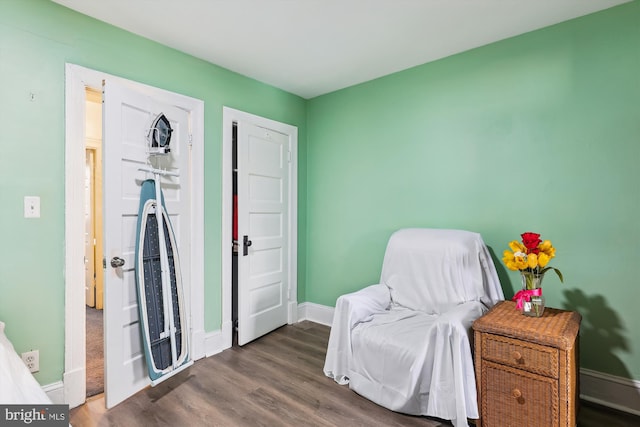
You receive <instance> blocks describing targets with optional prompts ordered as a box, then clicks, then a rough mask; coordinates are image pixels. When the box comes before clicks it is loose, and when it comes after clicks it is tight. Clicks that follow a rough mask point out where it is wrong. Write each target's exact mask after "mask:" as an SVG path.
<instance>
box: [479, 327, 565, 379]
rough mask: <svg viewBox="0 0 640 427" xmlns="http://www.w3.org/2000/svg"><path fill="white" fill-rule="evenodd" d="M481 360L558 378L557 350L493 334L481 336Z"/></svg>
mask: <svg viewBox="0 0 640 427" xmlns="http://www.w3.org/2000/svg"><path fill="white" fill-rule="evenodd" d="M482 358H483V359H485V360H491V361H492V362H497V363H502V364H504V365H508V366H513V367H514V368H518V369H525V370H527V371H530V372H535V373H537V374H541V375H546V376H549V377H552V378H558V358H559V355H558V350H557V349H555V348H553V347H545V346H541V345H537V344H533V343H528V342H524V341H521V340H514V339H511V338H507V337H503V336H500V335H493V334H482Z"/></svg>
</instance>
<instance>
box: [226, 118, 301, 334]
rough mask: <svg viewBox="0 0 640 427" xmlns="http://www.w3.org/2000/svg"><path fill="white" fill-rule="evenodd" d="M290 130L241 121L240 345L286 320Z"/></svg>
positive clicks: (239, 137)
mask: <svg viewBox="0 0 640 427" xmlns="http://www.w3.org/2000/svg"><path fill="white" fill-rule="evenodd" d="M289 145H290V142H289V137H288V136H287V135H283V134H281V133H279V132H276V131H274V130H270V129H265V128H262V127H259V126H255V125H253V124H251V123H248V122H239V123H238V239H239V255H238V300H239V302H238V344H239V345H244V344H246V343H247V342H249V341H252V340H254V339H256V338H258V337H259V336H262V335H264V334H266V333H268V332H270V331H272V330H274V329H276V328H278V327H280V326H282V325H284V324H286V323H287V316H288V311H287V310H288V308H287V307H288V300H289V277H288V271H289V268H288V265H287V263H288V259H289V248H288V241H289V236H288V230H289V220H290V218H289V200H288V195H289V156H290V146H289Z"/></svg>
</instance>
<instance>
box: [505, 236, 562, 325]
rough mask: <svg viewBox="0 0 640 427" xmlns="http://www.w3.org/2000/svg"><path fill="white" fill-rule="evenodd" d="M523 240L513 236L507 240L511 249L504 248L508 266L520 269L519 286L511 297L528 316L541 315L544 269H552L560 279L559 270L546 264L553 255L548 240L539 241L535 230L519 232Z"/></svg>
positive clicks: (542, 310) (553, 249)
mask: <svg viewBox="0 0 640 427" xmlns="http://www.w3.org/2000/svg"><path fill="white" fill-rule="evenodd" d="M521 237H522V242H518V241H517V240H514V241H512V242H510V243H509V248H510V249H511V250H505V251H504V253H503V256H502V261H503V262H504V263H505V265H506V266H507V268H508V269H509V270H514V271H520V275H521V278H522V290H520V291H518V292H517V293H516V294H515V295H514V297H513V301H516V308H517V309H518V310H522V312H523V313H524V314H526V315H529V316H535V317H540V316H542V313H543V312H544V298H543V296H542V279H543V278H544V275H545V273H546V272H547V271H549V270H553V271H555V272H556V274H557V275H558V278H559V279H560V282H563V281H564V279H563V277H562V273H561V272H560V270H558V269H557V268H555V267H551V266H549V265H548V264H549V261H551V258H553V257H555V256H556V249H555V248H554V247H553V245H552V244H551V241H550V240H544V241H542V240H541V239H540V234H538V233H531V232H527V233H522V234H521Z"/></svg>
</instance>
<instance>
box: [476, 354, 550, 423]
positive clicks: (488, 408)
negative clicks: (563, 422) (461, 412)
mask: <svg viewBox="0 0 640 427" xmlns="http://www.w3.org/2000/svg"><path fill="white" fill-rule="evenodd" d="M481 387H482V402H481V405H482V426H483V427H557V426H558V425H559V414H558V382H557V381H556V380H554V379H551V378H548V377H544V376H542V375H536V374H532V373H529V372H525V371H521V370H519V369H512V368H508V367H506V366H501V365H498V364H495V363H491V362H486V363H484V364H483V372H482V385H481Z"/></svg>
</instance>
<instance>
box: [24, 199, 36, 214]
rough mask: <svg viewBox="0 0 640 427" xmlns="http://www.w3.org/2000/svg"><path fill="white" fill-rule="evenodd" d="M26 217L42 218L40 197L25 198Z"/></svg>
mask: <svg viewBox="0 0 640 427" xmlns="http://www.w3.org/2000/svg"><path fill="white" fill-rule="evenodd" d="M24 217H25V218H40V197H38V196H24Z"/></svg>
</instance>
